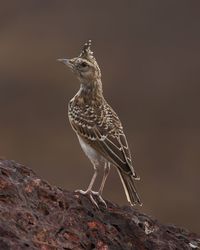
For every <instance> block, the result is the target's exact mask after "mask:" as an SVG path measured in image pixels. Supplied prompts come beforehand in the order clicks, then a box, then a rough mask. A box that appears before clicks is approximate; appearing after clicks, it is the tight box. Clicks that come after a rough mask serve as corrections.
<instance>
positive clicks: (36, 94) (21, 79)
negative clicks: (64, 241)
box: [0, 0, 200, 232]
mask: <svg viewBox="0 0 200 250" xmlns="http://www.w3.org/2000/svg"><path fill="white" fill-rule="evenodd" d="M199 9H200V2H199V1H172V0H171V1H148V0H146V1H139V0H137V1H132V0H130V1H118V2H117V1H114V0H112V1H99V2H98V1H92V0H89V1H66V0H57V1H51V0H48V1H47V0H43V1H39V0H29V1H27V0H18V1H14V0H12V1H9V0H8V1H1V9H0V117H1V119H0V155H1V156H4V157H6V158H8V159H14V160H16V161H19V162H21V163H24V164H27V165H29V166H31V167H32V168H33V169H34V170H35V171H36V172H37V173H38V175H40V176H42V177H43V178H45V179H47V180H48V181H49V182H51V183H52V184H55V185H58V186H60V187H63V188H66V189H69V190H74V189H77V188H83V189H84V188H86V186H87V184H88V182H89V180H90V178H91V175H92V173H93V170H92V165H91V164H90V163H89V161H88V160H87V158H86V157H85V156H84V154H83V153H82V151H81V149H80V147H79V145H78V141H77V138H76V137H75V135H74V133H73V131H72V129H71V127H70V125H69V122H68V118H67V103H68V101H69V100H70V99H71V98H72V97H73V95H74V94H75V93H76V91H77V90H78V88H79V86H78V82H77V80H76V78H75V77H74V76H73V75H72V73H71V72H70V71H69V70H68V69H67V68H65V66H64V65H61V64H58V63H57V62H56V58H60V57H65V56H66V57H73V56H76V55H78V54H79V52H80V48H81V46H82V44H83V43H84V42H85V41H86V40H88V39H92V40H93V47H92V48H93V50H94V52H95V56H96V58H97V60H98V62H99V65H100V67H101V70H102V73H103V83H104V93H105V96H106V98H107V100H108V101H109V103H110V104H111V105H112V106H113V108H114V109H115V110H116V111H117V113H118V114H119V116H120V118H121V120H122V122H123V124H124V129H125V131H126V134H127V137H128V141H129V145H130V148H131V151H132V154H133V155H134V156H135V157H134V158H135V165H136V169H137V172H138V173H139V175H140V176H141V181H140V182H138V183H137V184H138V185H137V187H138V190H139V192H140V194H141V197H142V200H143V203H144V206H143V208H142V209H141V210H142V211H144V212H146V213H148V214H150V215H152V216H154V217H156V218H158V219H159V220H161V221H162V222H165V223H176V224H178V225H180V226H183V227H187V228H188V229H190V230H192V231H196V232H200V220H199V211H200V195H199V193H200V181H199V177H200V115H199V107H200V14H199ZM104 197H105V198H106V199H110V200H112V201H114V202H117V203H119V204H126V199H125V195H124V192H123V189H122V185H121V183H120V180H119V178H118V176H117V174H116V173H115V171H114V170H113V171H112V174H111V176H110V178H109V179H108V182H107V185H106V187H105V192H104Z"/></svg>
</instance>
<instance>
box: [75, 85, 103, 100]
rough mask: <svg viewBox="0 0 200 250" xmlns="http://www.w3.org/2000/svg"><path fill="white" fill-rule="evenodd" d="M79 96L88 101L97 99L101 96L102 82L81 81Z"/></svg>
mask: <svg viewBox="0 0 200 250" xmlns="http://www.w3.org/2000/svg"><path fill="white" fill-rule="evenodd" d="M79 96H80V97H82V98H84V99H86V100H87V102H88V101H90V100H91V101H94V100H99V99H101V98H102V97H103V90H102V82H101V80H96V81H93V82H82V83H81V85H80V90H79Z"/></svg>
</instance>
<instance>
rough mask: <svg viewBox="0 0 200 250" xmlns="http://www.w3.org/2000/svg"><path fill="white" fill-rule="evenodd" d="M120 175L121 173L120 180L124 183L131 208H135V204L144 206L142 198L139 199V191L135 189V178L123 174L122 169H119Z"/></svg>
mask: <svg viewBox="0 0 200 250" xmlns="http://www.w3.org/2000/svg"><path fill="white" fill-rule="evenodd" d="M118 173H119V176H120V179H121V181H122V184H123V187H124V191H125V194H126V197H127V200H128V202H130V204H131V206H133V205H135V204H139V205H140V206H142V203H141V201H140V197H139V195H138V193H137V190H136V188H135V184H134V177H133V176H132V175H128V174H126V173H123V172H122V170H120V169H118Z"/></svg>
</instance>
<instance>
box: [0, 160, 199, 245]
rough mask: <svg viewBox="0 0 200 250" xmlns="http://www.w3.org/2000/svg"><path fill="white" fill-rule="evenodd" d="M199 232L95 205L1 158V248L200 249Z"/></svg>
mask: <svg viewBox="0 0 200 250" xmlns="http://www.w3.org/2000/svg"><path fill="white" fill-rule="evenodd" d="M199 239H200V237H199V236H197V235H196V234H194V233H190V232H188V231H187V230H185V229H181V228H178V227H176V226H173V225H163V224H161V223H159V222H158V221H157V220H155V219H152V218H151V217H149V216H147V215H145V214H141V213H140V212H138V211H137V210H136V209H135V208H131V207H128V206H126V207H119V206H117V205H114V204H112V203H109V202H108V208H107V209H106V208H105V207H104V205H101V204H99V209H97V207H95V206H94V205H93V204H92V203H91V202H90V200H89V198H88V197H87V196H84V195H80V194H77V193H74V192H69V191H65V190H62V189H60V188H58V187H54V186H51V185H50V184H49V183H48V182H46V181H44V180H41V179H40V178H39V177H38V176H37V175H35V173H34V172H33V171H32V170H31V169H29V168H28V167H25V166H23V165H21V164H18V163H16V162H14V161H8V160H0V250H7V249H14V250H18V249H19V250H21V249H22V250H23V249H42V250H54V249H77V250H78V249H88V250H90V249H101V250H106V249H113V250H115V249H116V250H117V249H123V250H126V249H133V250H143V249H149V250H152V249H163V250H164V249H166V250H167V249H181V250H184V249H198V245H199V242H200V241H199Z"/></svg>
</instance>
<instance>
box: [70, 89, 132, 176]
mask: <svg viewBox="0 0 200 250" xmlns="http://www.w3.org/2000/svg"><path fill="white" fill-rule="evenodd" d="M85 100H87V98H85ZM88 102H91V100H88ZM68 115H69V120H70V123H71V125H72V128H73V129H74V130H75V132H76V133H77V134H78V135H79V136H81V137H82V138H83V140H85V142H86V143H88V144H89V145H91V146H93V147H94V148H95V149H96V150H97V151H98V152H99V153H100V154H102V155H103V156H104V157H105V158H106V159H107V160H108V161H110V162H112V163H113V164H114V165H117V166H118V167H120V168H121V170H122V171H124V172H126V173H127V174H131V173H132V174H133V176H134V177H136V174H135V172H134V169H133V167H132V161H131V155H130V151H129V147H128V144H127V140H126V136H125V134H124V132H123V127H122V124H121V122H120V120H119V118H118V116H117V114H116V113H115V112H114V111H113V109H112V108H111V107H110V106H109V105H108V103H107V102H106V101H105V99H104V98H103V97H102V99H101V100H98V101H97V103H96V105H93V106H90V105H88V104H87V101H86V103H83V98H82V96H81V94H77V95H76V96H75V97H74V98H73V99H72V100H71V101H70V102H69V106H68Z"/></svg>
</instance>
